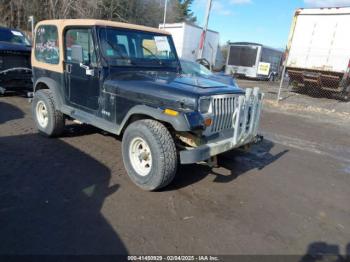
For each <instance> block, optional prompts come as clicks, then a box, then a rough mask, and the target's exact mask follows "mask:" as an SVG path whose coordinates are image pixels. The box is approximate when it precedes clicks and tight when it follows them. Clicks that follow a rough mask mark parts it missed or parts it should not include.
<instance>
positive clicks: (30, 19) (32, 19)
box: [28, 15, 34, 40]
mask: <svg viewBox="0 0 350 262" xmlns="http://www.w3.org/2000/svg"><path fill="white" fill-rule="evenodd" d="M28 22H29V23H31V29H32V40H33V39H34V16H32V15H31V16H29V17H28Z"/></svg>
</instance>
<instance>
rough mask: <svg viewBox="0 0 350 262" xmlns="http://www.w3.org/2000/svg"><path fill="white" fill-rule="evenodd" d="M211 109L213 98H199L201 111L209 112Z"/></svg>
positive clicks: (203, 112)
mask: <svg viewBox="0 0 350 262" xmlns="http://www.w3.org/2000/svg"><path fill="white" fill-rule="evenodd" d="M210 110H211V99H210V98H203V99H201V100H199V112H200V113H202V114H207V113H209V112H210Z"/></svg>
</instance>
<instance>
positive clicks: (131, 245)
mask: <svg viewBox="0 0 350 262" xmlns="http://www.w3.org/2000/svg"><path fill="white" fill-rule="evenodd" d="M305 115H307V113H303V116H300V115H298V114H289V113H287V112H284V111H283V110H276V108H275V107H267V108H266V110H265V111H264V112H263V115H262V123H261V132H262V133H263V134H264V136H265V140H264V141H263V142H262V143H261V144H259V145H256V146H254V148H253V149H252V151H251V152H250V153H242V152H230V153H227V154H225V155H224V156H222V157H221V158H220V167H218V168H214V169H210V168H208V167H206V166H202V165H189V166H183V167H181V168H180V170H179V171H178V174H177V177H176V179H175V181H174V182H173V183H172V184H171V185H170V186H169V187H167V188H165V189H164V190H162V191H160V192H152V193H150V192H144V191H141V190H140V189H139V188H137V187H136V186H134V185H133V184H132V183H131V182H130V180H129V178H128V177H127V175H126V173H125V170H124V167H123V164H122V157H121V153H120V152H121V151H120V149H121V148H120V147H121V140H120V138H119V137H115V136H112V135H108V134H105V133H104V132H101V131H98V130H97V129H95V128H93V127H89V126H85V125H76V124H73V123H69V125H67V128H66V131H65V134H64V135H63V136H62V137H60V138H58V139H48V138H44V137H42V136H40V135H38V134H37V132H36V130H35V128H34V124H33V120H32V117H31V113H30V104H29V103H28V101H27V99H25V98H22V97H16V96H8V97H0V156H1V160H0V225H1V227H0V242H1V245H0V253H1V254H125V253H129V254H226V255H227V254H299V255H303V254H306V253H314V254H315V253H319V252H321V253H328V254H334V255H337V254H345V253H346V252H347V253H348V254H350V205H349V199H350V139H349V132H350V124H349V122H346V120H344V121H343V122H336V121H335V124H325V122H324V121H323V120H324V119H322V118H314V117H312V116H310V117H305ZM328 118H331V116H328Z"/></svg>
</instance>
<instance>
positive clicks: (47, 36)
mask: <svg viewBox="0 0 350 262" xmlns="http://www.w3.org/2000/svg"><path fill="white" fill-rule="evenodd" d="M59 52H60V51H59V47H58V32H57V27H56V26H53V25H44V26H39V27H38V29H37V31H36V33H35V58H36V59H37V60H38V61H40V62H44V63H48V64H58V62H59V57H60V53H59Z"/></svg>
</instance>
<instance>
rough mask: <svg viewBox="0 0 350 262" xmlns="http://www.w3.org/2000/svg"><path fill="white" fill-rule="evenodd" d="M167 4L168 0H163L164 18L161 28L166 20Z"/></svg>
mask: <svg viewBox="0 0 350 262" xmlns="http://www.w3.org/2000/svg"><path fill="white" fill-rule="evenodd" d="M167 6H168V0H165V4H164V19H163V29H165V21H166V9H167Z"/></svg>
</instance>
